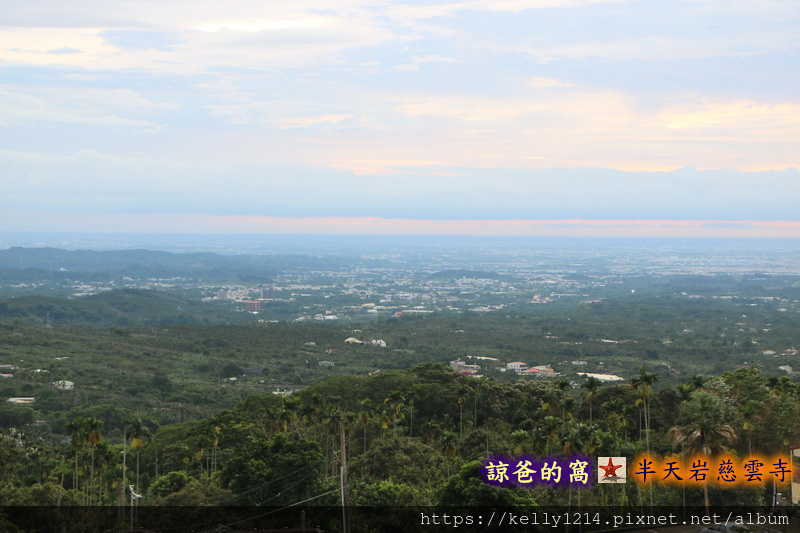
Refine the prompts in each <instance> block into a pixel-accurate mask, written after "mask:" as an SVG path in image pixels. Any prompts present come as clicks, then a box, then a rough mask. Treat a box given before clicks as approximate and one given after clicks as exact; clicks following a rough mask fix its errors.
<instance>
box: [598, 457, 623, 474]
mask: <svg viewBox="0 0 800 533" xmlns="http://www.w3.org/2000/svg"><path fill="white" fill-rule="evenodd" d="M597 466H598V467H599V468H602V469H603V470H605V472H606V473H605V474H603V477H611V476H615V477H616V475H617V469H618V468H622V465H615V464H614V463H613V462H611V457H609V458H608V464H607V465H597Z"/></svg>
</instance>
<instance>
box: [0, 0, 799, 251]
mask: <svg viewBox="0 0 800 533" xmlns="http://www.w3.org/2000/svg"><path fill="white" fill-rule="evenodd" d="M799 22H800V3H799V2H797V1H777V0H773V1H770V0H758V1H756V0H726V1H703V0H693V1H674V2H673V1H670V2H664V1H647V0H630V1H626V0H618V1H601V0H598V1H591V0H588V1H579V0H493V1H489V0H486V1H481V0H475V1H464V2H458V1H455V2H385V1H369V0H343V1H337V2H319V1H312V0H306V1H299V2H292V3H291V5H289V3H288V2H265V1H260V0H259V1H256V0H253V1H234V2H225V3H222V2H211V1H199V2H198V1H192V2H185V1H173V2H141V1H132V0H131V1H117V2H100V1H88V0H75V1H73V2H70V3H68V4H65V3H63V2H56V1H36V0H33V1H29V2H24V3H23V2H6V3H3V4H2V5H0V169H1V170H0V187H2V190H3V194H2V195H0V224H2V225H3V227H5V228H7V229H8V230H47V229H50V230H59V229H70V230H81V229H86V230H91V229H96V226H97V224H98V223H99V224H101V225H102V224H103V222H102V221H103V220H106V221H108V226H107V227H108V228H109V230H111V229H114V230H125V229H126V228H127V229H130V230H135V229H137V228H142V227H148V228H150V227H153V224H152V220H156V219H158V220H161V221H162V223H161V225H157V226H156V227H155V228H154V229H151V230H152V231H158V230H159V229H158V228H159V227H162V226H164V227H163V231H180V230H181V229H182V228H183V229H185V226H186V224H181V223H179V222H178V221H179V220H180V219H179V217H177V216H173V215H180V216H183V215H191V216H193V217H204V216H205V217H214V220H216V221H218V224H217V227H219V228H220V231H228V230H229V229H230V230H231V231H232V229H231V228H234V227H240V225H239V223H238V222H237V223H233V222H232V223H231V225H230V226H227V225H226V224H225V223H224V220H225V219H224V217H226V216H232V217H233V216H237V217H268V218H269V219H270V220H274V219H276V218H278V219H279V218H286V220H285V221H283V222H282V223H281V224H279V225H278V226H271V225H269V224H266V225H264V226H263V230H264V231H278V230H277V229H275V228H276V227H280V228H283V230H286V228H289V229H291V228H292V224H296V225H297V228H298V231H300V229H303V230H308V229H309V224H306V223H296V222H293V221H296V219H299V218H304V217H311V218H313V219H315V220H318V219H320V217H340V218H343V219H344V218H346V219H347V224H343V225H342V227H345V226H347V227H356V228H357V227H358V226H359V222H358V220H359V218H360V217H377V218H380V219H398V220H406V221H409V220H415V219H424V220H429V221H430V220H451V221H461V220H463V221H472V220H493V221H502V220H508V219H515V220H532V221H536V220H544V219H546V220H559V219H586V220H643V219H652V220H661V221H663V220H678V219H688V220H695V221H697V220H708V221H754V220H769V221H775V220H778V221H788V222H792V221H797V220H798V217H797V215H796V207H795V205H794V201H795V200H796V199H798V198H800V173H798V171H797V170H795V168H797V167H800V61H798V51H800V25H799V24H798V23H799ZM695 169H696V170H695ZM104 217H106V218H104ZM145 217H150V218H149V219H148V221H149V222H147V223H146V220H145ZM153 217H156V218H153ZM158 217H162V218H158ZM219 217H221V218H219ZM65 219H66V220H68V221H69V224H71V226H69V227H68V228H67V227H65V226H64V224H65ZM187 220H188V219H187ZM207 220H210V219H208V218H207ZM230 220H231V221H234V219H230ZM236 220H240V219H236ZM252 220H256V219H252ZM112 221H114V222H113V223H112ZM306 222H307V221H306ZM329 222H330V221H328V222H317V223H316V224H327V225H328V226H329V228H327V229H325V231H328V230H329V229H330V227H335V226H336V225H335V224H332V225H331V224H329ZM254 224H256V225H257V223H255V222H254ZM363 224H364V225H370V226H372V228H373V229H374V226H375V224H374V220H373V219H363ZM404 224H405V226H403V227H413V228H416V229H415V230H414V231H416V232H423V233H424V232H425V231H427V230H425V229H424V228H425V227H426V226H425V225H424V224H421V223H418V222H415V223H413V224H412V223H410V222H405V223H404ZM470 224H471V223H465V225H464V228H472V227H474V226H471V225H470ZM387 225H388V226H391V223H388V222H387ZM401 225H402V224H401ZM166 226H170V227H166ZM388 226H387V227H388ZM784 226H785V225H784ZM789 226H792V225H791V224H789ZM310 227H311V228H312V231H313V227H314V224H311V226H310ZM427 227H428V229H429V230H430V231H431V232H435V231H436V228H435V227H434V226H431V225H429V226H427ZM503 227H507V226H503V224H497V225H496V228H499V229H497V231H498V232H501V233H502V232H503V231H504V230H503V229H502V228H503ZM792 227H793V226H792ZM798 227H800V226H798ZM343 231H344V230H343ZM348 231H350V230H348ZM465 231H469V230H468V229H465ZM793 231H794V230H793ZM798 231H800V230H798ZM782 235H783V236H786V235H785V234H782Z"/></svg>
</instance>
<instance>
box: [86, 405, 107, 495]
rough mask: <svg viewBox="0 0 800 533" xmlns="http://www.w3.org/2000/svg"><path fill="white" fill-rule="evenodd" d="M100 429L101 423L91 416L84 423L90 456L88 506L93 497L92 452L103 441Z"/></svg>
mask: <svg viewBox="0 0 800 533" xmlns="http://www.w3.org/2000/svg"><path fill="white" fill-rule="evenodd" d="M101 427H103V421H102V420H99V419H97V418H95V417H93V416H92V417H89V418H87V419H86V421H85V423H84V429H85V431H86V440H87V442H88V443H89V454H90V456H91V466H90V468H89V505H91V504H92V500H93V497H94V450H95V447H96V446H97V445H98V444H99V443H100V442H102V440H103V435H102V434H101V433H100V428H101Z"/></svg>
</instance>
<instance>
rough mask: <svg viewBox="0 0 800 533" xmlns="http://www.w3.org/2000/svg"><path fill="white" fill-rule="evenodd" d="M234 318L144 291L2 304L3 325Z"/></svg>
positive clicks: (222, 311) (32, 298)
mask: <svg viewBox="0 0 800 533" xmlns="http://www.w3.org/2000/svg"><path fill="white" fill-rule="evenodd" d="M237 315H241V313H239V314H237ZM233 317H234V314H233V313H232V312H230V311H228V310H227V309H225V308H222V307H220V306H219V305H218V304H215V303H213V302H211V303H202V304H201V303H197V302H191V301H189V300H185V299H183V298H180V297H178V296H174V295H171V294H167V293H164V292H159V291H151V290H142V289H122V290H113V291H107V292H102V293H100V294H94V295H91V296H85V297H82V298H79V299H69V300H68V299H63V298H51V297H47V296H20V297H18V298H9V299H6V300H2V301H0V322H2V321H7V320H14V319H19V320H23V321H25V322H29V323H33V324H40V325H45V324H47V323H48V322H49V323H51V324H53V325H59V326H64V325H89V326H139V325H148V324H217V323H224V322H231V321H232V318H233ZM240 318H242V317H241V316H240Z"/></svg>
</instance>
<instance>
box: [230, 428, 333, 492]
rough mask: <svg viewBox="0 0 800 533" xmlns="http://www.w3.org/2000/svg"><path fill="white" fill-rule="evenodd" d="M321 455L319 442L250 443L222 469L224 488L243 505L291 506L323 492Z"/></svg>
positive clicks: (279, 439)
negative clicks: (234, 495)
mask: <svg viewBox="0 0 800 533" xmlns="http://www.w3.org/2000/svg"><path fill="white" fill-rule="evenodd" d="M321 463H322V454H321V453H320V450H319V446H318V445H317V443H315V442H312V441H309V440H305V439H298V440H289V439H288V438H287V437H286V435H283V434H277V435H275V437H274V438H273V439H272V440H271V441H268V440H265V439H257V440H252V441H250V442H247V443H246V444H245V445H244V446H243V447H242V448H241V450H240V451H239V453H238V454H237V455H236V456H235V457H233V458H231V459H230V460H229V461H227V462H226V463H225V465H224V466H223V467H222V468H221V470H220V481H221V484H222V486H223V487H225V488H228V489H230V490H231V491H232V492H233V493H234V494H236V496H237V500H238V503H240V504H243V505H288V504H292V503H297V502H300V501H302V500H305V499H307V498H310V497H312V496H316V495H318V494H320V493H321V492H323V491H322V480H321V477H320V475H321V466H322V464H321Z"/></svg>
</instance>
